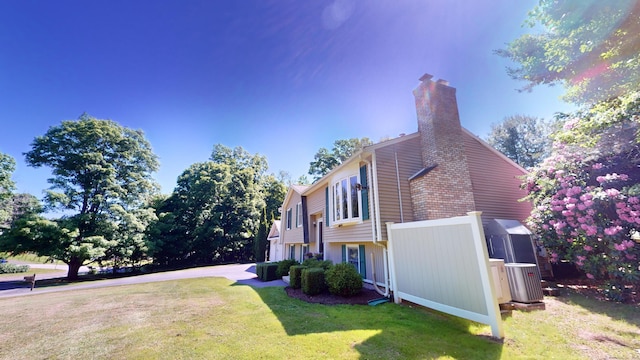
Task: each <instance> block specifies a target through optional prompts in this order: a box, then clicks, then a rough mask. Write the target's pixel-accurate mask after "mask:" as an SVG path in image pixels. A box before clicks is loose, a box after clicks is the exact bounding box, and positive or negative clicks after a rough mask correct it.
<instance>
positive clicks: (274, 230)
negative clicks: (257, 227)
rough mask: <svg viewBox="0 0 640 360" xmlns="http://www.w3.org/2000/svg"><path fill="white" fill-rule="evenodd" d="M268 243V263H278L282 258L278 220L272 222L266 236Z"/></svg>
mask: <svg viewBox="0 0 640 360" xmlns="http://www.w3.org/2000/svg"><path fill="white" fill-rule="evenodd" d="M267 240H268V241H269V257H268V261H273V262H275V261H280V260H283V259H284V258H283V257H282V249H281V248H282V243H281V242H280V219H277V220H274V221H273V224H271V229H269V234H268V235H267Z"/></svg>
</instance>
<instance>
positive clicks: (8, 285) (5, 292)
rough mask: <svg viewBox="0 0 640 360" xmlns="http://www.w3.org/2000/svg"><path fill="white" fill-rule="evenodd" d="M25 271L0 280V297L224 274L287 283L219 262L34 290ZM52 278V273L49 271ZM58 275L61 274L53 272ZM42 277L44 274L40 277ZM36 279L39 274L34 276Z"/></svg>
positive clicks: (243, 280)
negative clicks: (15, 276) (261, 277)
mask: <svg viewBox="0 0 640 360" xmlns="http://www.w3.org/2000/svg"><path fill="white" fill-rule="evenodd" d="M24 275H25V274H20V276H18V277H17V278H16V279H10V280H7V281H0V298H1V297H9V296H22V295H36V294H44V293H49V292H56V291H66V290H77V289H91V288H98V287H106V286H118V285H131V284H140V283H147V282H155V281H167V280H178V279H189V278H200V277H224V278H227V279H229V280H232V281H235V282H236V284H243V285H250V286H254V287H265V286H286V285H287V284H286V283H285V282H284V281H282V280H273V281H268V282H262V281H260V280H258V279H257V277H256V271H255V264H233V265H218V266H208V267H201V268H194V269H186V270H176V271H166V272H159V273H153V274H144V275H137V276H130V277H123V278H118V279H107V280H96V281H91V282H85V283H75V284H70V285H61V286H52V287H46V288H38V284H37V282H36V287H35V289H33V291H29V287H28V286H27V285H26V284H25V283H24V282H22V281H20V279H22V277H23V276H24ZM48 275H50V276H48V277H51V276H52V275H54V274H48ZM55 276H60V275H55ZM43 277H44V274H43V276H42V277H41V278H43ZM36 279H38V277H36Z"/></svg>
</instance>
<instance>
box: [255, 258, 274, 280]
mask: <svg viewBox="0 0 640 360" xmlns="http://www.w3.org/2000/svg"><path fill="white" fill-rule="evenodd" d="M277 270H278V264H277V263H266V262H263V263H257V264H256V275H258V279H260V280H261V281H271V280H276V279H278V276H277V275H276V272H277Z"/></svg>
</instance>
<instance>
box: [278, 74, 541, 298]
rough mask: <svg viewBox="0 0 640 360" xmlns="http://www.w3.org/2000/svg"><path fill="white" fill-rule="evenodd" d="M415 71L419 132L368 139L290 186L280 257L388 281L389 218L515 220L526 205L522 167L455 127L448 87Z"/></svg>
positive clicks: (451, 92)
mask: <svg viewBox="0 0 640 360" xmlns="http://www.w3.org/2000/svg"><path fill="white" fill-rule="evenodd" d="M431 79H432V76H431V75H428V74H427V75H424V76H423V77H422V78H420V81H421V82H420V84H419V85H418V87H417V88H416V89H415V90H414V91H413V94H414V97H415V103H416V112H417V120H418V131H417V132H415V133H413V134H409V135H404V136H400V137H398V138H395V139H391V140H387V141H384V142H381V143H378V144H374V145H371V146H367V147H365V148H364V149H362V150H361V151H359V152H358V153H356V154H355V155H354V156H352V157H351V158H350V159H348V160H347V161H345V162H344V163H342V164H341V165H340V166H338V167H336V168H335V169H333V170H332V171H331V172H329V173H328V174H327V175H325V176H324V177H322V178H321V179H319V180H318V181H317V182H315V183H314V184H313V185H311V186H300V185H293V186H291V188H290V189H289V191H288V193H287V196H286V198H285V200H284V203H283V206H282V209H283V217H282V224H281V232H280V239H279V241H280V244H281V245H282V249H281V251H282V254H281V256H282V257H283V258H292V259H297V260H299V261H301V260H303V259H304V257H305V255H306V254H308V253H322V254H323V255H324V258H325V259H328V260H331V261H333V262H334V263H340V262H347V261H348V262H349V263H351V264H353V265H354V266H355V267H356V268H357V269H358V271H359V272H360V274H361V275H362V277H363V279H364V281H365V282H366V283H370V284H374V285H380V286H388V284H389V283H388V276H387V264H386V262H387V259H386V256H387V254H386V242H387V231H386V224H387V223H388V222H394V223H402V222H412V221H419V220H431V219H438V218H446V217H452V216H460V215H466V214H467V212H469V211H482V216H483V222H485V221H487V222H488V221H490V220H491V219H515V220H518V221H524V219H526V218H527V217H528V216H529V213H530V211H531V204H530V203H528V202H521V201H519V199H521V198H522V197H523V196H524V195H526V193H525V192H524V190H522V189H521V188H520V183H521V180H520V179H519V177H520V176H522V175H524V174H526V170H525V169H523V168H522V167H520V166H519V165H517V164H516V163H514V162H513V161H511V160H510V159H509V158H507V157H506V156H505V155H503V154H502V153H500V152H498V151H497V150H495V149H494V148H493V147H491V146H490V145H488V144H487V143H485V142H484V141H482V140H481V139H479V138H478V137H476V136H474V135H473V134H472V133H470V132H469V131H467V130H466V129H464V128H462V127H461V125H460V119H459V115H458V107H457V102H456V90H455V88H453V87H451V86H449V85H448V83H447V82H446V81H443V80H438V81H432V80H431Z"/></svg>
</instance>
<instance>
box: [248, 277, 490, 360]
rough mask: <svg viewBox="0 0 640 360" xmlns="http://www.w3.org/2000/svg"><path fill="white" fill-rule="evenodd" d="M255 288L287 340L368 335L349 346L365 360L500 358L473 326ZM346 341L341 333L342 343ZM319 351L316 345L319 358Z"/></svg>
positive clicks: (406, 308)
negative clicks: (309, 300) (321, 335)
mask: <svg viewBox="0 0 640 360" xmlns="http://www.w3.org/2000/svg"><path fill="white" fill-rule="evenodd" d="M238 285H240V284H238ZM253 289H254V291H256V292H257V293H258V294H259V296H260V297H261V298H262V301H263V302H264V303H265V304H266V305H267V306H269V308H270V309H271V311H272V312H273V314H275V316H276V317H277V318H278V320H279V321H280V323H281V324H282V326H283V328H284V329H285V331H286V333H287V335H289V336H296V335H307V334H315V333H330V332H349V331H358V330H365V331H367V330H369V331H371V333H372V336H371V337H369V338H367V339H366V340H365V341H363V342H357V343H353V344H350V345H351V347H352V348H354V349H356V350H357V351H358V352H359V353H360V358H363V359H416V358H437V357H451V358H455V359H499V358H500V357H501V354H502V347H503V344H502V341H499V340H496V339H493V338H490V337H488V336H478V335H474V334H472V333H470V331H469V329H470V328H471V327H472V322H470V321H467V320H464V319H460V318H456V317H453V316H449V315H446V314H442V313H439V312H435V311H430V310H428V309H425V308H423V307H420V306H417V305H410V304H403V305H397V304H394V303H386V304H382V305H377V306H368V305H322V304H310V303H307V302H304V301H301V300H298V299H293V298H290V297H289V296H287V294H286V293H285V291H284V289H283V288H282V287H265V288H255V287H254V288H253ZM349 337H350V335H348V334H345V335H344V339H345V341H349V340H348V338H349ZM322 347H323V345H322V344H321V343H319V344H318V354H322V353H323V351H322Z"/></svg>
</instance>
